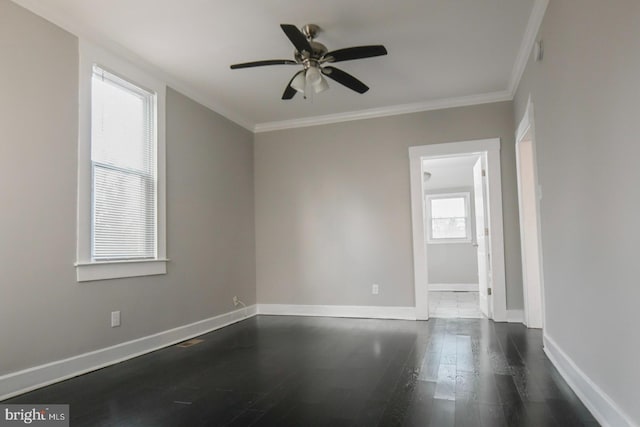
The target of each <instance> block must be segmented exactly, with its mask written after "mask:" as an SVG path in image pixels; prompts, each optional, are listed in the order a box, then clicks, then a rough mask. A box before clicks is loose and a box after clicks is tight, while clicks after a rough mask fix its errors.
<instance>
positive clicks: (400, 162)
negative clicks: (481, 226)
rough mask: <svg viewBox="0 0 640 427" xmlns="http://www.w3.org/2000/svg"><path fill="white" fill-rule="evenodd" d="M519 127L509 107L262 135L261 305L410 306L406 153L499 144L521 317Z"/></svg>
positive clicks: (258, 179) (258, 170)
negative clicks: (375, 290) (448, 145)
mask: <svg viewBox="0 0 640 427" xmlns="http://www.w3.org/2000/svg"><path fill="white" fill-rule="evenodd" d="M513 122H514V121H513V114H512V104H511V102H503V103H495V104H487V105H479V106H473V107H465V108H455V109H448V110H440V111H429V112H422V113H415V114H406V115H400V116H393V117H384V118H377V119H370V120H361V121H354V122H345V123H337V124H331V125H323V126H318V127H314V128H301V129H288V130H282V131H273V132H266V133H259V134H257V135H256V136H255V188H256V274H257V287H258V301H260V302H261V303H276V304H338V305H380V306H413V305H414V285H413V261H412V260H413V255H412V237H411V236H412V232H411V214H410V195H409V155H408V147H410V146H416V145H425V144H435V143H442V142H455V141H463V140H470V139H479V138H490V137H501V138H502V151H501V159H502V174H503V193H504V196H503V204H504V216H505V245H506V266H507V271H506V273H507V299H508V301H507V306H508V308H510V309H516V308H521V307H522V274H521V267H520V241H519V230H518V219H517V216H518V214H517V193H516V186H515V154H514V153H515V151H514V150H515V149H514V137H513V135H514V126H513ZM372 283H378V284H379V285H380V294H379V295H377V296H376V295H372V294H371V284H372Z"/></svg>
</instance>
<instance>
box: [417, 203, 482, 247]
mask: <svg viewBox="0 0 640 427" xmlns="http://www.w3.org/2000/svg"><path fill="white" fill-rule="evenodd" d="M426 202H427V203H426V204H427V219H428V227H427V229H428V236H427V242H428V243H453V242H470V241H471V223H470V220H469V193H452V194H437V195H427V197H426Z"/></svg>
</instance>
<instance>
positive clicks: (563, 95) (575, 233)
mask: <svg viewBox="0 0 640 427" xmlns="http://www.w3.org/2000/svg"><path fill="white" fill-rule="evenodd" d="M638 22H640V2H638V1H637V0H626V1H625V0H617V1H613V2H601V1H597V0H564V1H552V2H550V4H549V7H548V10H547V13H546V16H545V19H544V21H543V25H542V29H541V32H540V36H541V37H542V39H543V40H544V51H545V55H544V60H543V61H542V62H540V63H535V62H531V61H530V62H529V64H528V66H527V68H526V72H525V75H524V78H523V80H522V82H521V84H520V87H519V89H518V93H517V96H516V99H515V111H516V114H515V117H516V119H517V120H520V118H521V117H522V115H523V113H524V110H525V107H526V102H527V98H528V96H529V94H531V96H532V100H533V102H534V104H535V120H536V143H537V156H538V162H537V163H538V170H539V178H540V184H541V185H542V193H543V198H542V201H541V221H542V246H543V256H544V260H543V261H544V286H545V299H546V330H545V333H546V334H548V335H549V336H550V337H551V338H553V339H554V340H555V341H556V342H557V343H558V345H559V346H560V347H561V348H562V350H564V351H565V352H566V353H567V355H568V356H569V357H570V358H571V359H573V361H574V362H575V363H576V365H577V366H578V368H580V369H581V370H582V371H584V373H585V374H586V375H588V376H589V377H590V378H591V379H592V380H593V381H594V382H595V383H596V384H597V385H598V386H599V387H600V388H602V390H603V391H604V392H605V393H607V394H608V395H609V396H610V397H611V398H612V399H613V400H614V401H615V402H616V403H618V404H619V405H620V406H621V407H622V409H623V410H624V411H625V412H626V413H627V414H629V415H630V416H631V417H632V418H633V419H634V420H635V422H636V423H640V406H639V405H638V398H639V394H638V384H639V383H640V369H638V360H640V339H639V338H638V337H639V333H638V322H637V321H636V319H637V312H638V301H640V286H638V277H640V264H639V263H638V261H637V254H638V242H639V241H640V228H639V227H638V209H639V208H640V196H639V194H640V193H639V192H638V183H639V182H640V168H638V159H639V158H640V144H638V120H639V118H640V109H639V108H638V100H639V99H640V84H638V79H639V76H640V50H639V49H638V40H640V25H638Z"/></svg>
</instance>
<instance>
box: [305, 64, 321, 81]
mask: <svg viewBox="0 0 640 427" xmlns="http://www.w3.org/2000/svg"><path fill="white" fill-rule="evenodd" d="M305 75H306V79H307V83H308V84H310V85H312V86H313V85H316V84H318V83H320V81H321V80H322V74H320V70H319V69H318V67H316V66H313V65H312V66H311V67H309V68H307V72H306V73H305Z"/></svg>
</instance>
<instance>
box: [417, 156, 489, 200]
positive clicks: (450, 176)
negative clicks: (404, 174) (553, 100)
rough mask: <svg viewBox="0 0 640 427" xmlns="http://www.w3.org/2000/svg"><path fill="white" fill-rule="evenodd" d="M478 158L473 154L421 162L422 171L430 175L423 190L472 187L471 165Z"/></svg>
mask: <svg viewBox="0 0 640 427" xmlns="http://www.w3.org/2000/svg"><path fill="white" fill-rule="evenodd" d="M479 158H480V155H478V154H473V155H464V156H456V157H442V158H437V159H426V160H423V161H422V165H423V166H422V167H423V170H424V171H427V172H429V173H431V178H429V179H428V180H427V181H426V182H425V186H424V188H425V190H426V191H432V190H442V189H455V188H463V187H473V165H474V164H475V163H476V161H477V160H478V159H479Z"/></svg>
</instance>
